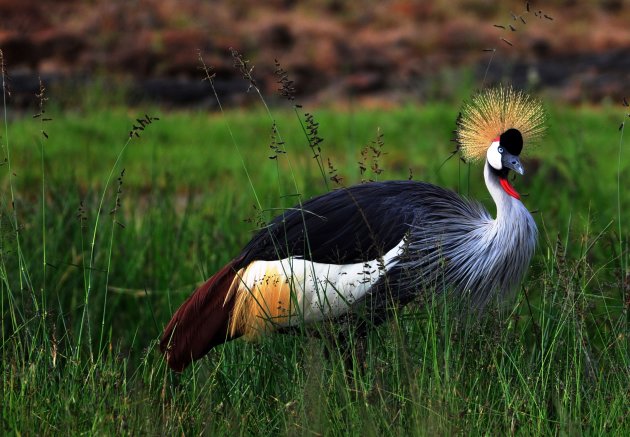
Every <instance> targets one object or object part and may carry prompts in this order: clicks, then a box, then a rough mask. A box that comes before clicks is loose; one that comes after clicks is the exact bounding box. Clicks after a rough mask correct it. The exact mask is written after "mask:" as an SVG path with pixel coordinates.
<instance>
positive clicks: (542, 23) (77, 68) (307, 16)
mask: <svg viewBox="0 0 630 437" xmlns="http://www.w3.org/2000/svg"><path fill="white" fill-rule="evenodd" d="M531 3H532V4H531V6H530V8H529V9H530V11H529V12H527V11H526V2H511V3H510V6H511V8H510V7H508V5H507V2H495V1H490V0H453V1H448V0H438V1H433V2H430V1H411V0H407V1H405V0H396V1H363V2H350V1H342V0H312V1H308V2H298V1H294V0H273V1H265V2H261V1H260V2H259V1H256V0H233V1H222V2H215V1H197V0H195V1H193V0H136V1H79V0H74V1H73V0H55V1H42V0H0V48H1V49H2V51H3V53H4V58H5V62H6V64H7V65H8V66H9V73H10V74H11V75H13V76H14V77H15V78H17V79H16V80H15V83H14V86H15V87H17V88H20V87H24V88H26V89H31V88H33V87H34V86H35V85H34V84H35V83H36V82H37V81H36V80H35V79H36V78H37V76H42V77H44V78H45V79H46V80H51V81H54V80H67V79H68V78H72V79H76V78H81V80H88V79H89V78H90V77H92V76H94V75H96V74H106V75H112V76H111V77H116V78H125V79H128V80H130V81H131V83H132V84H133V87H134V89H135V91H136V93H137V94H138V95H140V96H146V95H148V96H153V97H157V98H160V99H162V100H166V101H170V102H175V103H177V101H178V100H179V101H180V103H193V102H195V101H197V100H198V99H199V98H201V97H200V94H202V93H200V92H199V84H198V81H199V78H200V72H199V68H198V67H199V62H198V52H201V53H202V54H203V56H204V58H205V61H206V63H207V64H209V65H211V66H212V67H213V69H214V72H216V73H217V84H218V86H219V88H220V90H221V91H222V92H223V93H224V94H225V95H228V96H230V95H234V96H236V95H238V94H239V93H241V94H242V90H243V88H244V84H243V82H242V80H241V78H240V73H239V72H238V71H237V70H236V69H235V68H234V67H233V60H232V58H231V56H230V54H229V50H228V49H229V48H230V47H234V48H235V49H237V50H239V51H240V52H242V53H244V55H245V57H246V58H247V59H249V60H251V64H252V65H255V69H254V74H255V76H256V78H257V81H258V83H259V84H260V85H261V87H262V88H263V91H264V92H266V93H272V92H273V91H274V90H275V89H276V88H277V84H276V78H275V76H274V69H275V67H274V59H278V60H279V61H280V63H281V64H282V67H283V68H284V69H285V70H287V71H288V72H289V75H290V77H291V79H293V80H294V81H295V84H296V88H297V92H298V94H299V97H300V98H301V99H317V100H335V99H337V98H338V97H339V96H348V95H352V96H355V97H363V98H372V99H378V98H381V99H387V100H393V101H401V100H405V99H407V98H412V99H417V98H418V99H423V98H432V97H441V96H442V95H444V96H449V95H452V94H454V93H456V92H457V87H458V83H459V82H460V81H463V80H467V79H466V75H464V74H462V73H461V68H460V67H468V69H469V71H471V70H472V72H473V74H474V76H475V80H476V81H478V82H480V81H481V78H482V77H483V76H484V74H485V70H486V67H487V65H488V61H489V59H490V57H491V55H492V52H488V51H485V52H484V51H483V50H484V49H496V50H497V51H496V53H495V56H494V59H493V61H492V64H491V65H490V68H489V70H488V80H489V81H497V80H501V79H503V78H506V77H507V78H509V79H510V80H512V81H513V82H515V83H516V85H517V86H541V87H546V88H550V89H551V90H553V92H554V93H555V94H556V95H557V96H558V97H559V98H564V99H566V100H569V101H580V100H595V101H598V100H601V99H602V98H605V97H612V98H614V99H617V98H619V96H622V95H624V94H629V90H628V82H630V81H629V80H628V79H629V77H630V74H629V71H630V26H628V23H630V3H629V2H628V1H625V0H600V1H592V2H583V1H572V0H562V1H560V0H556V1H547V2H542V1H539V2H531ZM585 3H587V4H588V5H585ZM497 4H500V6H497ZM537 4H540V5H539V7H541V8H543V7H544V10H542V11H540V13H539V9H538V5H537ZM512 13H514V14H515V16H516V17H513V15H512ZM521 17H522V18H523V19H524V20H525V22H526V24H524V23H523V21H522V20H521ZM495 24H496V25H500V26H503V27H504V28H500V27H496V26H494V25H495ZM510 26H513V27H514V29H515V30H514V31H513V30H512V29H511V28H510ZM501 38H504V39H505V40H507V41H509V43H510V44H511V45H510V44H509V43H507V42H505V41H504V40H502V39H501ZM471 67H472V68H471ZM468 80H470V79H468ZM245 88H246V86H245ZM18 91H19V90H18Z"/></svg>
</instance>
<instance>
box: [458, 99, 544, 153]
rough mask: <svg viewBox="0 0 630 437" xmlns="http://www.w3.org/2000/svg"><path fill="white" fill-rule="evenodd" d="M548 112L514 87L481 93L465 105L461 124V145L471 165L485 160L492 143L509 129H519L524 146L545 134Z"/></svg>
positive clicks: (459, 132)
mask: <svg viewBox="0 0 630 437" xmlns="http://www.w3.org/2000/svg"><path fill="white" fill-rule="evenodd" d="M545 118H546V117H545V111H544V109H543V107H542V104H541V103H540V101H538V100H536V99H533V98H531V97H530V96H528V95H527V94H525V93H523V92H521V91H515V90H514V89H512V87H507V88H504V87H499V88H492V89H487V90H483V91H480V92H478V93H477V94H476V95H475V96H474V97H473V98H472V99H471V100H470V101H468V102H464V105H463V106H462V110H461V113H460V118H459V120H458V122H457V142H458V144H459V150H460V152H461V154H462V157H463V158H464V159H465V160H467V161H473V162H474V161H479V160H481V159H484V158H485V156H486V151H487V150H488V147H490V144H492V141H493V140H494V139H495V138H496V137H498V136H499V135H501V134H502V133H503V132H505V131H506V130H508V129H511V128H514V129H518V130H519V131H520V132H521V135H523V143H524V145H527V144H531V143H532V142H535V141H536V140H538V139H540V138H541V137H542V135H543V133H544V132H545Z"/></svg>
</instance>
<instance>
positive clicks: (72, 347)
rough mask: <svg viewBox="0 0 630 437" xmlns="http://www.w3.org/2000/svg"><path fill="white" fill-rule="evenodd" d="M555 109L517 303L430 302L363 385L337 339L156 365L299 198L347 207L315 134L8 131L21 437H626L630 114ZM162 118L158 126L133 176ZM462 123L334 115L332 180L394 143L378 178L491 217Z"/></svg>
mask: <svg viewBox="0 0 630 437" xmlns="http://www.w3.org/2000/svg"><path fill="white" fill-rule="evenodd" d="M549 109H550V129H549V134H548V136H547V139H546V140H545V142H544V144H543V145H542V146H541V147H539V148H537V149H535V150H532V151H531V152H529V153H528V155H527V157H526V158H525V159H524V164H525V167H526V170H527V171H528V172H527V174H526V175H525V177H523V178H519V180H518V181H517V182H516V183H515V185H516V188H517V189H518V190H519V191H521V192H522V193H528V194H529V195H528V196H527V197H526V198H525V200H524V201H525V203H526V205H527V206H528V207H529V208H530V209H532V210H534V209H536V210H538V211H539V212H538V213H537V214H536V216H535V217H536V220H537V222H538V225H539V228H540V230H541V237H540V240H539V249H538V251H537V254H536V257H535V259H534V261H533V266H532V268H531V271H530V274H529V276H528V280H527V281H526V283H525V284H524V288H523V290H521V292H520V293H519V294H518V296H517V297H516V299H515V301H514V303H513V305H509V306H508V308H507V309H505V308H504V309H502V310H499V309H496V308H491V309H489V311H488V314H487V315H486V316H485V317H483V318H481V319H478V320H477V319H476V318H475V317H472V316H471V317H468V318H467V317H464V316H462V315H461V314H462V312H461V310H460V306H461V305H463V304H462V303H457V302H455V303H449V302H443V301H442V300H443V297H439V296H438V297H436V298H435V299H434V300H429V302H425V304H424V305H420V304H412V305H410V306H408V307H407V308H406V309H405V310H404V311H402V312H401V313H400V314H399V315H398V317H396V318H395V319H394V320H392V321H391V322H389V323H386V324H385V325H383V326H381V327H379V328H378V329H376V330H374V331H373V332H371V333H370V335H369V337H368V343H367V353H366V357H367V359H366V362H365V363H362V362H359V361H356V360H355V361H353V364H352V365H353V366H354V367H353V368H345V367H344V366H345V365H346V362H345V361H344V360H343V358H342V357H341V356H340V354H334V353H333V355H332V357H330V358H325V353H324V352H325V351H324V345H323V343H322V342H321V341H319V340H315V339H308V338H307V339H305V338H303V337H295V336H282V335H276V336H271V337H269V338H265V339H263V340H262V341H260V342H259V343H255V344H248V343H244V342H241V341H236V342H232V343H230V344H227V345H225V346H224V347H220V348H217V349H215V350H213V351H212V352H211V353H210V354H209V355H208V357H207V358H205V359H203V360H201V361H199V362H197V363H196V364H195V365H194V366H193V367H192V368H191V369H189V370H187V371H186V372H185V373H184V374H183V375H181V376H178V375H174V374H172V373H170V372H169V371H168V370H167V369H166V367H165V364H164V362H163V360H162V358H161V356H160V355H159V353H158V352H157V351H156V340H157V338H158V337H159V335H160V332H161V329H162V327H163V326H164V324H165V323H166V321H167V320H168V319H169V317H170V315H171V314H172V311H173V310H174V309H175V308H176V307H177V306H178V305H179V304H180V303H181V302H182V301H183V299H184V298H185V297H186V296H187V295H188V294H189V293H190V292H191V291H192V290H193V289H194V287H195V285H196V284H197V283H199V282H201V281H203V280H205V279H206V278H207V277H209V276H210V275H211V274H212V273H213V272H214V271H216V270H217V269H218V268H220V267H221V266H222V265H223V264H224V263H225V262H227V261H228V260H230V259H231V257H233V256H234V255H236V254H237V253H238V251H239V249H240V248H241V246H242V245H243V244H245V243H246V242H247V240H248V239H249V237H250V236H251V232H252V230H254V229H255V227H256V221H257V220H258V219H260V218H263V219H266V218H269V217H270V216H271V215H272V214H273V213H274V212H277V211H278V208H282V207H283V206H288V205H290V204H293V203H295V200H296V197H295V194H296V190H297V191H298V192H299V193H300V194H301V195H302V197H303V198H308V197H309V196H311V195H313V194H317V193H322V192H325V191H326V183H325V182H324V180H323V179H322V176H321V172H320V170H319V168H318V166H317V164H316V162H315V160H314V159H313V158H312V152H311V150H310V148H309V147H308V144H307V141H306V139H305V136H304V133H303V131H302V129H301V127H300V124H299V122H298V120H297V118H296V116H295V114H294V113H293V112H291V111H282V110H273V112H274V116H275V118H276V121H277V126H278V130H279V133H280V136H281V137H282V140H283V141H284V142H285V145H284V147H285V148H286V150H287V152H288V153H287V154H286V155H281V156H279V158H278V159H273V160H272V159H269V156H270V155H272V154H273V151H272V150H271V149H270V147H269V145H270V143H271V122H270V120H269V118H268V116H267V114H266V113H264V112H259V111H255V110H254V111H230V112H228V113H227V114H225V115H218V114H207V113H202V112H193V111H181V112H164V111H162V110H158V109H151V110H147V111H145V110H144V109H142V110H130V109H124V108H120V107H114V108H103V109H91V110H90V111H91V112H88V113H84V112H79V111H76V112H72V111H60V110H55V109H54V108H52V109H51V110H50V111H49V112H48V115H51V116H52V118H53V119H54V120H53V121H52V122H49V123H47V124H45V126H44V128H45V130H46V133H47V134H48V137H49V138H48V139H43V137H42V136H41V134H40V129H41V127H42V126H41V125H40V121H38V120H33V119H31V118H30V117H29V116H23V117H17V118H15V119H13V120H11V122H10V123H9V125H8V129H7V130H6V131H5V132H3V135H2V144H3V147H4V148H3V151H4V153H6V152H7V151H10V154H11V170H10V171H11V172H12V173H14V175H13V176H12V177H11V178H9V169H8V164H7V165H4V166H3V167H0V172H1V174H2V194H1V196H2V197H1V199H0V200H1V205H2V210H1V212H2V215H1V216H0V257H1V258H0V282H1V288H2V300H1V302H0V303H1V310H2V315H3V316H2V338H1V340H2V346H1V348H0V354H1V357H0V358H1V360H2V387H3V390H2V400H1V401H0V402H1V405H2V419H3V422H2V427H3V430H4V432H11V433H14V434H27V435H28V434H47V435H51V434H59V433H63V434H80V433H88V434H103V435H109V434H132V435H137V434H150V435H155V434H165V435H174V434H182V433H185V434H187V435H188V434H190V435H194V434H200V433H205V434H207V435H220V434H224V435H251V434H258V435H277V434H279V435H285V434H290V435H320V434H326V435H361V436H363V435H382V434H392V435H434V434H454V433H463V434H469V433H470V434H490V435H503V434H521V435H557V434H562V435H579V434H587V435H590V434H609V435H622V434H627V433H628V432H629V431H630V417H629V416H628V414H629V413H628V408H627V406H628V405H629V404H630V399H629V397H630V384H629V382H628V381H630V355H629V351H628V305H627V304H625V306H624V299H628V293H629V291H628V289H627V287H628V276H627V268H626V267H627V262H628V253H627V241H628V238H627V237H628V232H629V231H630V229H629V227H628V224H629V221H628V219H627V217H626V211H628V209H629V208H630V196H629V195H627V194H626V193H625V192H624V186H625V185H624V184H625V183H626V181H625V176H626V175H627V174H628V173H627V172H628V169H629V167H630V155H629V154H628V153H626V152H627V151H626V150H623V153H622V160H621V166H620V168H619V166H618V163H617V153H618V151H619V138H620V137H619V135H620V134H619V132H618V131H617V127H618V123H619V121H620V119H621V118H622V116H623V113H622V111H620V110H618V109H615V108H603V109H602V108H597V109H593V108H580V109H573V108H567V107H551V108H549ZM145 112H148V113H149V114H150V115H152V116H159V117H160V120H159V121H156V122H154V123H153V124H151V125H150V126H148V127H147V129H146V131H144V132H142V134H141V137H140V138H134V139H132V141H131V142H130V143H129V145H128V146H127V147H126V148H125V151H124V154H123V155H122V157H121V160H120V163H119V165H118V166H114V163H115V162H116V159H117V157H118V155H119V154H120V152H121V150H122V149H123V147H124V146H125V144H126V142H127V140H128V132H129V130H130V129H131V126H132V125H133V124H134V123H135V121H134V120H135V118H137V117H141V116H144V113H145ZM456 115H457V108H454V107H450V106H444V105H438V104H434V105H428V106H423V107H404V108H400V109H395V110H388V111H385V110H382V111H368V110H356V111H334V110H326V109H321V110H317V111H315V117H316V120H317V121H318V122H319V123H320V127H319V135H320V136H321V137H323V138H324V142H323V143H322V144H321V147H322V154H323V155H322V156H323V158H324V167H325V170H326V171H328V169H327V161H326V160H327V159H328V158H330V159H331V161H332V163H333V164H334V166H335V167H336V169H337V171H338V173H339V174H340V175H342V176H344V183H345V184H352V183H356V182H358V181H360V180H361V178H362V176H361V175H360V174H359V170H358V167H359V166H358V164H357V162H358V161H359V160H360V159H361V156H360V151H361V149H362V147H363V146H364V145H366V144H370V142H371V141H375V139H376V135H377V128H379V127H380V129H381V131H382V132H383V133H384V137H383V140H384V143H385V145H384V148H383V150H384V151H385V152H386V154H385V155H383V156H381V157H380V158H379V166H380V168H382V169H384V172H383V173H382V174H380V175H378V178H379V179H396V178H407V177H408V175H409V168H411V169H412V173H413V177H414V178H415V179H421V180H426V181H429V182H434V183H436V184H440V185H443V186H447V187H451V188H453V189H456V190H459V191H461V192H463V193H469V194H470V196H472V197H475V198H478V199H480V200H482V201H483V202H484V203H486V204H487V205H488V206H489V208H490V209H491V210H492V205H491V203H490V202H489V200H490V199H489V195H488V194H487V192H486V191H485V187H484V185H483V182H482V177H481V168H480V167H479V166H473V167H470V168H469V167H468V166H467V165H465V164H462V163H460V162H458V161H457V159H452V160H450V161H448V162H446V163H445V164H444V165H443V166H441V165H442V163H443V162H444V161H445V160H446V158H447V157H448V156H449V152H450V151H451V150H452V148H453V145H452V143H449V139H450V138H451V130H452V128H453V125H454V123H453V121H454V119H455V117H456ZM136 124H137V123H136ZM228 127H229V129H228ZM230 131H231V132H232V135H233V137H232V136H231V135H230ZM7 134H8V135H7ZM7 138H8V140H7ZM626 143H627V141H626ZM42 144H43V167H44V171H43V172H42ZM235 145H236V146H238V148H239V149H240V152H241V155H239V153H238V152H237V150H236V148H235ZM369 164H371V158H370V159H368V167H369V166H370V165H369ZM244 167H245V168H246V169H247V171H248V174H249V175H250V176H251V184H250V183H249V182H248V179H247V176H246V174H245V171H244ZM123 168H124V169H125V173H124V177H123V179H122V186H121V188H122V192H121V194H120V200H121V206H120V208H119V209H118V210H117V211H116V213H115V214H113V215H112V214H109V212H110V210H112V209H114V207H115V205H116V200H115V199H116V195H117V194H116V190H117V188H118V186H119V182H118V181H117V180H116V179H115V178H116V177H118V176H119V174H120V172H121V171H122V169H123ZM112 171H113V174H114V179H113V180H112V181H111V183H110V184H109V186H108V187H107V189H106V190H105V191H103V190H104V189H105V181H106V180H107V177H108V175H109V174H110V172H112ZM619 171H621V197H620V206H621V207H620V208H619V207H618V205H617V187H618V185H617V174H618V172H619ZM373 177H376V175H374V174H373V173H372V172H370V171H368V172H367V173H366V174H365V175H363V178H373ZM469 181H470V183H469ZM328 184H329V185H330V186H331V187H332V186H334V184H333V183H332V182H331V181H328ZM11 190H13V192H14V193H15V209H13V208H12V203H11V194H10V192H11ZM42 191H43V193H44V194H43V196H42ZM103 193H104V194H105V196H104V204H103V211H102V212H101V213H100V214H98V205H99V201H100V198H101V195H102V194H103ZM256 199H259V202H260V205H258V201H257V200H256ZM82 201H83V205H84V206H83V209H82V210H81V211H78V208H79V206H80V204H81V202H82ZM254 205H258V206H256V208H255V207H254ZM261 207H262V209H263V211H260V208H261ZM77 213H79V216H83V217H85V219H84V220H81V219H80V217H79V218H77ZM97 218H98V228H97V229H96V232H95V224H96V221H97ZM619 218H621V221H619ZM16 223H17V226H16ZM118 223H120V224H122V226H121V225H119V224H118ZM123 226H124V227H123ZM619 232H621V235H619ZM92 248H93V250H94V253H93V260H92V261H90V260H91V259H92V256H91V253H92ZM620 250H623V252H622V253H620ZM44 260H45V264H44ZM88 283H89V284H90V285H89V286H88ZM468 319H470V320H468ZM349 375H352V376H349Z"/></svg>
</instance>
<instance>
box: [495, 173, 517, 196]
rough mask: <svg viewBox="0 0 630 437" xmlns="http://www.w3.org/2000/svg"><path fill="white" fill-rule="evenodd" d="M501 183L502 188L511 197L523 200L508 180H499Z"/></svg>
mask: <svg viewBox="0 0 630 437" xmlns="http://www.w3.org/2000/svg"><path fill="white" fill-rule="evenodd" d="M499 181H500V182H501V186H502V187H503V189H504V190H505V192H506V193H508V194H509V195H510V196H512V197H514V198H515V199H520V198H521V195H520V194H518V193H517V192H516V190H515V189H514V187H513V186H512V185H510V183H509V182H508V180H507V179H506V178H499Z"/></svg>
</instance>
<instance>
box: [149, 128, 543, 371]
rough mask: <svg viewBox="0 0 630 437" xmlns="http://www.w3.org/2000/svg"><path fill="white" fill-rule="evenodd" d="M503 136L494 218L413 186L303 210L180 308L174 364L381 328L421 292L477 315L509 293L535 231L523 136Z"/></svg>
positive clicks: (345, 195) (362, 189)
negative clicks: (271, 341)
mask: <svg viewBox="0 0 630 437" xmlns="http://www.w3.org/2000/svg"><path fill="white" fill-rule="evenodd" d="M499 133H500V136H497V137H496V138H495V137H494V136H493V137H491V138H494V140H492V141H490V143H491V144H490V146H489V147H486V148H485V149H484V152H485V155H486V162H485V167H484V179H485V182H486V186H487V188H488V191H489V192H490V195H491V196H492V199H493V200H494V203H495V204H496V216H495V218H494V219H493V218H492V216H491V215H490V214H489V213H488V211H487V210H486V209H485V208H484V207H483V206H482V205H481V204H479V203H477V202H474V201H471V200H468V199H466V198H464V197H462V196H460V195H458V194H457V193H455V192H453V191H451V190H448V189H444V188H441V187H438V186H435V185H432V184H428V183H423V182H412V181H389V182H374V183H367V184H361V185H357V186H353V187H349V188H342V189H339V190H336V191H333V192H330V193H327V194H324V195H322V196H318V197H315V198H313V199H311V200H309V201H306V202H304V203H303V204H301V205H297V206H296V207H295V208H292V209H289V210H288V211H286V212H285V213H283V214H281V215H280V216H278V217H276V218H275V219H274V220H273V221H272V222H271V223H270V224H269V225H268V226H267V227H265V228H263V229H261V230H260V231H258V232H257V234H256V235H255V236H254V237H253V238H252V240H251V241H250V242H249V243H248V244H247V245H246V246H245V248H244V249H243V250H242V251H241V253H240V254H239V255H238V256H237V257H235V258H234V259H233V260H232V261H231V262H230V263H228V264H227V265H226V266H224V267H223V268H222V269H221V270H219V271H218V272H217V273H216V274H215V275H214V276H213V277H212V278H210V279H209V280H208V281H206V283H204V284H203V285H202V286H200V287H199V288H198V289H197V290H196V291H195V293H193V295H192V296H190V297H189V299H188V300H187V301H186V302H184V303H183V304H182V306H181V307H180V308H179V310H178V311H177V312H176V313H175V315H174V316H173V318H172V319H171V321H170V323H169V324H168V326H167V327H166V329H165V332H164V334H163V337H162V342H161V348H162V350H163V351H165V353H166V355H167V360H168V363H169V365H170V366H171V367H172V368H173V369H175V370H183V369H184V368H185V367H186V366H187V365H188V364H189V363H190V362H191V361H192V360H193V359H197V358H199V357H201V356H203V355H205V354H206V353H207V352H208V351H209V350H210V349H211V348H212V347H214V346H216V345H218V344H221V343H224V342H225V341H228V340H231V339H234V338H238V337H245V338H255V337H257V336H259V335H261V334H264V333H267V332H270V331H273V330H276V329H278V328H286V327H291V326H296V325H298V324H309V323H314V322H318V321H321V320H326V319H329V320H330V319H336V318H338V317H340V316H344V315H346V314H348V313H353V312H355V311H359V310H360V311H361V312H367V313H368V315H369V316H370V317H371V318H372V319H373V320H375V321H377V322H378V321H382V320H384V319H385V318H386V315H387V314H388V313H389V311H390V310H391V309H392V308H396V307H399V306H401V305H404V304H406V303H408V302H409V301H411V300H413V299H414V298H416V297H418V296H419V295H422V294H423V293H441V292H449V293H453V295H467V296H468V297H469V298H470V302H472V304H473V305H475V306H478V307H482V306H484V305H485V304H486V303H487V302H488V301H489V300H490V299H491V298H492V297H493V296H503V295H504V294H506V293H508V292H510V291H512V290H514V288H515V287H516V286H517V285H518V284H519V283H520V282H521V280H522V279H523V276H524V274H525V272H526V270H527V267H528V265H529V262H530V259H531V256H532V254H533V251H534V248H535V244H536V238H537V231H536V225H535V223H534V220H533V218H532V216H531V215H530V213H529V212H528V211H527V209H526V208H525V206H524V205H523V204H522V202H521V201H520V196H519V195H518V193H516V191H515V190H514V188H513V187H512V186H511V185H510V183H509V182H508V179H507V176H508V172H509V171H510V170H514V171H516V172H518V173H520V174H523V168H522V166H521V164H520V161H519V160H518V155H519V153H520V151H521V149H522V145H523V137H522V136H521V132H520V131H519V130H517V129H514V128H509V129H505V128H504V129H503V130H502V131H500V132H499ZM486 149H487V150H486ZM474 156H475V155H473V157H474Z"/></svg>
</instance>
